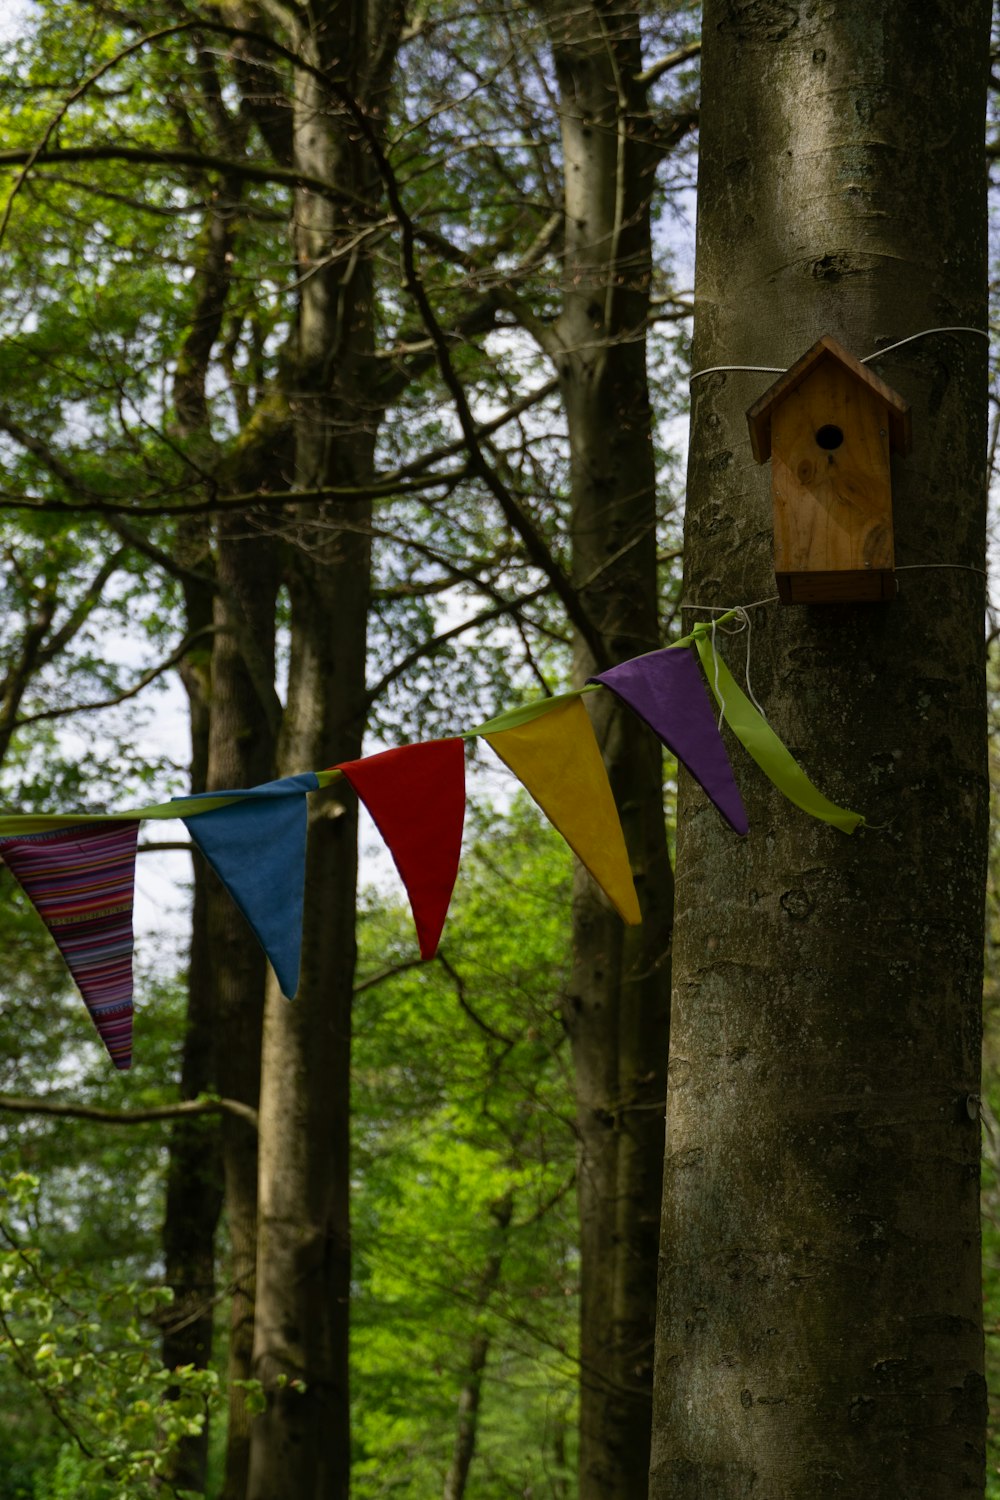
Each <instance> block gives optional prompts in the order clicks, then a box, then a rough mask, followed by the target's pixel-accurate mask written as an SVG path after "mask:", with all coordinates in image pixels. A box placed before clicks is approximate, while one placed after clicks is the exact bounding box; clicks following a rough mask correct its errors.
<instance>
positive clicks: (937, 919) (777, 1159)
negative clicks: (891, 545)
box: [649, 0, 990, 1500]
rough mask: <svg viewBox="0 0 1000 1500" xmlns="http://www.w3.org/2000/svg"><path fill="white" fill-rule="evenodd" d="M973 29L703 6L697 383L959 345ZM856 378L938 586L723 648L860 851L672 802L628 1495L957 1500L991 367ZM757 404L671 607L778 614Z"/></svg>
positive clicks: (982, 791)
mask: <svg viewBox="0 0 1000 1500" xmlns="http://www.w3.org/2000/svg"><path fill="white" fill-rule="evenodd" d="M989 21H990V7H989V6H988V5H987V4H986V3H985V0H956V3H952V4H948V5H944V4H941V3H935V0H922V3H919V4H916V5H915V4H912V3H903V0H844V3H843V4H840V5H838V6H836V7H835V8H829V7H826V8H824V7H804V6H794V5H782V6H777V5H769V6H763V5H760V6H758V5H752V6H751V5H746V4H742V3H736V0H709V3H708V4H707V5H706V8H705V18H704V57H703V113H702V155H701V168H700V184H699V228H698V270H697V285H696V307H697V312H696V320H695V368H696V370H697V369H699V368H707V367H710V366H716V365H758V364H760V365H776V366H787V365H788V364H790V363H791V362H792V361H793V360H795V359H796V358H797V356H798V355H799V354H801V353H802V352H804V350H805V349H807V348H808V347H809V346H810V345H811V344H812V343H813V342H814V341H815V340H816V339H817V338H818V337H819V336H820V335H821V334H823V333H831V334H833V336H834V337H835V338H837V339H839V340H840V341H841V342H842V343H843V344H844V345H845V346H846V347H847V348H848V349H850V350H852V351H853V352H855V353H856V354H857V355H858V356H864V355H867V354H870V353H872V352H873V351H874V350H875V349H877V348H878V347H879V346H882V347H887V346H888V345H890V344H892V343H894V342H895V341H896V340H898V339H902V338H904V337H906V336H907V335H910V334H917V333H920V332H921V330H926V329H935V328H940V327H941V326H942V325H962V326H972V327H975V328H979V329H982V328H984V327H985V326H986V322H985V320H986V306H985V292H986V287H985V265H986V238H985V186H986V179H985V173H984V170H983V144H982V142H983V114H984V92H985V82H986V65H987V51H988V41H989ZM873 369H874V370H875V371H876V372H877V373H878V374H879V375H880V376H882V378H884V379H885V380H886V381H887V382H888V383H889V384H890V385H892V386H893V387H894V388H895V389H897V390H898V391H899V392H901V394H902V395H904V396H905V397H906V398H907V399H909V400H910V402H911V403H912V406H913V428H914V448H913V452H912V455H911V456H910V457H908V458H906V459H903V460H902V461H898V462H897V461H894V464H893V471H894V472H893V488H894V511H895V540H896V557H897V562H898V563H899V564H900V566H901V567H917V566H920V565H932V566H933V567H934V569H935V570H934V571H926V572H916V571H914V572H902V571H901V572H900V574H899V580H898V581H899V595H898V598H897V599H895V600H894V601H893V602H891V603H888V604H872V605H846V604H845V605H829V606H809V607H801V606H800V607H795V606H792V607H781V606H779V605H775V604H772V605H769V606H768V607H767V608H766V609H761V610H758V611H755V612H754V615H753V637H752V639H753V649H752V654H753V685H754V689H755V691H756V693H757V695H758V696H759V697H760V698H761V700H762V702H763V703H764V706H765V708H766V709H767V712H768V716H769V718H770V719H771V722H772V723H773V725H774V728H775V729H776V731H777V733H778V734H780V735H781V736H782V738H784V739H785V741H786V743H787V744H788V745H789V746H790V748H792V749H793V751H794V753H795V754H796V755H797V756H798V757H799V758H800V759H801V761H802V763H803V765H804V767H805V768H806V770H807V771H808V773H809V774H810V775H811V777H812V778H813V779H814V780H815V781H816V782H817V783H818V785H820V786H821V787H822V788H823V789H824V790H825V791H826V792H827V793H828V794H829V795H831V796H832V797H834V798H835V799H836V800H838V801H840V802H842V803H845V804H846V805H848V806H850V807H852V808H856V809H858V810H860V811H862V812H864V813H865V814H866V815H867V816H868V818H869V819H870V822H871V824H872V825H873V826H872V828H871V830H870V831H867V832H858V833H856V834H855V835H854V836H853V837H850V838H848V837H845V836H844V835H843V834H842V833H840V832H838V831H836V830H834V829H831V828H830V827H828V826H826V825H824V824H821V823H819V822H816V821H812V820H810V819H809V818H808V817H806V816H805V815H804V814H802V813H800V812H798V811H797V810H795V809H794V808H793V807H792V806H791V805H790V804H788V803H786V802H785V801H783V800H782V798H781V796H780V795H779V793H778V792H777V791H776V790H775V788H774V787H773V786H772V785H771V784H770V783H769V782H767V781H766V780H765V779H764V778H763V777H762V776H761V775H760V774H759V773H758V772H757V771H756V770H755V769H754V768H753V767H752V766H750V764H749V762H748V761H747V760H746V758H745V757H744V756H743V755H742V753H740V755H739V760H738V773H739V777H740V781H741V783H742V787H743V790H744V796H745V800H746V804H747V810H748V813H749V818H750V830H751V831H750V835H749V837H748V838H747V839H746V840H745V841H741V840H740V839H738V838H737V837H736V836H735V835H733V834H732V833H731V832H729V831H728V829H727V828H726V827H725V826H724V825H723V824H722V822H721V820H720V819H719V818H717V817H716V816H715V815H714V813H712V812H710V811H709V810H707V809H706V804H705V802H704V799H703V798H702V796H701V795H700V793H696V791H695V790H694V789H693V788H692V786H691V784H690V783H689V782H687V781H685V782H684V783H683V784H682V797H681V810H680V815H679V830H678V846H679V847H678V903H677V909H678V921H677V940H676V950H675V958H674V972H675V976H676V991H675V996H674V1011H673V1030H672V1039H671V1061H670V1095H669V1112H668V1132H667V1140H668V1157H667V1165H666V1171H665V1188H664V1217H663V1253H662V1262H661V1291H660V1301H659V1310H658V1324H657V1341H658V1342H657V1375H656V1394H655V1422H654V1445H653V1462H652V1469H651V1485H650V1491H649V1493H650V1495H651V1497H653V1500H667V1497H669V1500H688V1497H690V1500H695V1497H698V1500H701V1497H705V1496H708V1495H711V1496H713V1497H719V1500H729V1497H733V1500H735V1497H737V1496H741V1497H742V1496H747V1495H750V1494H752V1495H753V1496H754V1500H814V1497H816V1496H822V1495H835V1494H836V1495H844V1496H859V1495H864V1496H866V1497H870V1500H899V1497H901V1496H919V1497H920V1500H937V1497H940V1500H945V1497H948V1500H953V1497H954V1496H955V1495H957V1494H958V1493H959V1492H962V1493H969V1494H980V1495H981V1494H982V1492H983V1482H984V1472H983V1448H984V1422H985V1399H986V1396H985V1386H984V1382H983V1373H982V1369H983V1365H982V1361H983V1348H982V1343H983V1335H982V1325H981V1312H980V1281H979V1277H980V1269H979V1222H978V1181H979V1127H978V1119H979V1111H978V1103H977V1098H976V1096H977V1094H978V1089H979V1083H978V1078H979V1006H980V987H981V974H982V951H983V933H982V911H983V882H984V870H985V851H986V826H987V790H988V788H987V780H986V764H985V748H986V747H985V734H984V727H985V721H984V654H983V611H984V580H983V577H982V575H981V572H980V570H981V569H982V568H983V567H984V521H985V435H986V425H985V418H986V343H985V340H984V339H982V338H980V337H977V336H976V335H975V334H973V333H968V332H962V333H955V334H947V333H940V332H937V333H933V334H930V335H928V336H927V337H923V338H921V339H920V340H919V341H917V342H914V343H912V344H908V345H907V346H906V347H904V348H902V349H898V350H895V351H894V352H892V353H890V354H887V356H886V357H885V358H884V359H880V360H878V361H877V362H876V363H875V365H874V366H873ZM770 379H773V377H768V376H767V375H757V374H751V373H746V372H735V371H733V372H731V373H718V374H712V375H709V376H706V377H704V378H696V379H695V382H694V385H693V396H694V408H693V417H692V438H691V459H690V473H689V509H688V516H687V551H686V583H685V597H686V599H687V600H688V602H689V603H690V604H691V605H695V604H698V605H715V606H718V605H723V604H738V603H743V602H750V601H756V600H761V599H764V598H767V597H768V596H771V595H773V594H774V593H775V586H774V576H773V571H772V563H771V551H770V549H771V534H770V533H771V521H770V500H769V475H768V472H767V469H766V468H763V469H758V468H756V466H755V465H754V464H753V463H752V461H751V456H750V449H749V443H748V435H747V427H746V420H745V415H744V413H745V410H746V408H747V407H748V406H749V405H750V404H751V403H752V402H753V400H755V399H756V397H757V396H759V395H760V394H761V392H762V391H763V390H764V389H765V388H766V387H767V385H768V384H769V381H770ZM941 565H945V566H944V567H942V566H941ZM688 618H689V620H690V621H691V622H693V621H694V620H695V619H697V618H701V619H704V618H705V616H704V615H702V616H697V615H691V616H689V617H688Z"/></svg>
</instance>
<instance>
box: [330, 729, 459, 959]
mask: <svg viewBox="0 0 1000 1500" xmlns="http://www.w3.org/2000/svg"><path fill="white" fill-rule="evenodd" d="M331 769H336V770H338V771H343V773H344V775H345V776H346V777H347V779H348V781H349V782H350V783H351V786H352V787H353V788H354V790H355V791H356V792H357V794H358V796H359V797H360V798H361V801H362V802H363V803H364V804H365V806H366V807H367V809H368V811H369V812H370V813H371V815H372V818H373V819H374V821H375V825H376V827H377V828H378V831H379V833H380V834H381V835H382V837H383V838H384V839H385V842H386V846H387V848H388V850H389V853H390V854H391V855H392V857H393V859H394V860H395V862H396V869H397V870H398V871H399V873H400V875H401V876H402V880H403V884H404V885H405V886H406V894H407V895H408V896H409V898H410V907H411V909H412V911H413V920H414V922H415V923H416V927H417V937H418V939H419V942H420V956H421V958H433V957H434V955H435V953H436V952H437V945H438V942H439V941H440V938H441V929H442V928H443V927H444V919H445V917H446V916H447V915H448V903H449V902H450V901H451V893H452V891H453V890H454V888H455V877H456V876H457V874H458V861H459V856H460V855H461V852H462V825H463V823H464V821H465V746H464V745H463V743H462V741H461V740H458V739H455V740H429V741H427V743H426V744H423V745H403V746H402V747H401V748H400V749H398V750H384V751H383V752H382V753H381V754H380V755H369V756H367V757H366V758H365V759H364V760H351V761H347V762H346V763H345V764H343V765H340V766H337V767H331Z"/></svg>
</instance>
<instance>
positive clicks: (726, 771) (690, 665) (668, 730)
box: [591, 647, 749, 833]
mask: <svg viewBox="0 0 1000 1500" xmlns="http://www.w3.org/2000/svg"><path fill="white" fill-rule="evenodd" d="M591 681H592V682H601V683H603V684H604V686H605V687H609V688H610V689H611V691H612V692H613V693H614V694H615V695H616V696H617V697H618V698H620V699H621V700H622V702H623V703H625V704H627V706H628V707H629V708H630V709H631V710H632V712H633V713H635V714H638V716H639V718H640V719H642V720H643V722H644V723H646V724H648V725H649V727H650V729H652V731H653V733H654V734H656V735H658V737H659V738H660V739H661V740H662V741H663V743H664V744H665V745H666V747H667V749H668V750H670V751H671V752H672V753H673V754H674V755H676V757H677V759H678V760H679V761H681V762H682V764H683V765H685V766H686V767H687V769H688V770H689V771H690V772H691V775H692V776H693V777H694V778H695V780H696V781H697V782H698V784H699V785H700V786H701V788H702V790H703V791H705V792H706V793H707V794H708V796H709V797H711V799H712V801H713V802H714V803H715V805H716V807H717V808H718V809H719V811H720V813H721V814H722V816H723V817H724V818H725V820H726V822H727V823H728V824H729V826H730V828H733V829H734V830H735V831H736V832H737V833H746V832H747V830H748V828H749V824H748V823H747V815H746V808H745V807H744V806H743V798H742V797H741V796H740V792H739V787H738V786H737V785H736V781H735V779H734V777H733V768H732V766H731V765H730V763H729V756H728V754H727V753H726V747H725V745H724V743H723V740H722V735H721V734H720V733H719V726H718V725H717V723H716V722H715V714H714V713H713V712H712V704H711V701H710V699H709V696H708V690H707V688H706V687H705V684H704V682H703V681H702V676H701V673H700V672H699V670H698V665H697V663H696V661H695V659H694V656H693V655H692V654H691V652H690V651H689V650H687V649H686V648H684V647H682V648H681V649H679V650H678V649H677V648H676V647H673V648H671V647H668V648H667V649H666V650H665V651H651V652H650V653H649V654H648V655H647V656H637V657H635V658H634V659H633V660H632V661H626V662H622V664H621V665H620V666H617V667H611V668H609V670H608V671H606V672H600V673H598V675H597V676H596V677H593V678H591Z"/></svg>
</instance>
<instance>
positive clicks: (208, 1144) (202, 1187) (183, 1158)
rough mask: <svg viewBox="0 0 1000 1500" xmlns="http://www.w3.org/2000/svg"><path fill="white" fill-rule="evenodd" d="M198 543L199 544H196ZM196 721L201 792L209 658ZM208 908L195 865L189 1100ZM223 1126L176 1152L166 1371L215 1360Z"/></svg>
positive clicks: (208, 1020)
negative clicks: (217, 1243)
mask: <svg viewBox="0 0 1000 1500" xmlns="http://www.w3.org/2000/svg"><path fill="white" fill-rule="evenodd" d="M204 532H205V528H204V527H203V526H201V525H198V524H193V525H192V526H190V527H188V528H186V534H185V536H184V541H183V545H184V547H185V551H186V552H187V553H188V560H189V561H190V562H191V563H192V566H194V564H195V561H197V565H198V566H199V567H201V568H204V567H205V565H206V564H205V558H204V555H203V554H204V551H205V550H206V546H207V544H206V541H205V537H204ZM196 538H197V540H196ZM185 605H186V625H187V628H188V630H189V631H195V630H199V629H201V628H202V627H203V626H206V625H208V624H209V622H210V621H211V617H212V590H211V588H210V587H207V586H205V585H201V584H198V583H194V582H189V583H188V584H187V585H186V586H185ZM181 678H182V681H183V683H184V687H185V689H186V692H187V696H188V705H189V714H190V721H191V775H190V784H191V790H192V792H202V791H204V790H205V781H206V775H207V771H208V738H209V717H210V711H209V692H208V680H207V679H208V674H207V672H206V671H204V670H203V668H202V666H201V659H200V658H199V659H198V660H188V661H186V662H184V663H182V665H181ZM207 918H208V911H207V901H206V891H205V880H204V874H203V872H202V871H201V870H200V869H198V868H197V867H196V868H195V871H194V894H193V899H192V906H191V946H190V950H189V955H188V972H187V991H188V1003H187V1024H186V1029H185V1033H184V1047H183V1053H182V1057H181V1077H180V1094H181V1098H182V1099H194V1098H196V1097H197V1096H198V1095H199V1094H201V1093H204V1092H205V1091H206V1090H208V1089H210V1088H212V1087H213V1085H214V1082H215V1035H216V1033H215V1024H214V1007H213V1004H212V985H211V973H210V964H209V941H208V920H207ZM219 1147H220V1131H219V1122H218V1120H208V1119H199V1120H178V1121H177V1122H176V1123H175V1124H174V1125H173V1126H172V1128H171V1131H170V1140H169V1145H168V1148H167V1179H166V1202H165V1207H164V1220H163V1260H164V1280H165V1282H166V1284H167V1286H169V1287H170V1289H171V1290H172V1292H173V1301H172V1303H171V1305H170V1307H169V1308H168V1309H167V1316H166V1319H165V1321H164V1324H163V1339H162V1358H163V1363H164V1366H165V1368H166V1369H168V1370H176V1369H177V1368H178V1367H179V1366H182V1365H195V1366H197V1367H199V1368H202V1369H204V1368H206V1367H207V1366H208V1364H209V1363H210V1361H211V1357H212V1336H213V1323H214V1318H215V1234H216V1229H217V1227H218V1222H219V1213H220V1210H221V1208H222V1163H221V1158H220V1149H219ZM208 1439H209V1428H208V1422H207V1421H206V1423H205V1426H204V1427H203V1429H202V1431H201V1432H200V1433H199V1434H197V1435H196V1436H192V1437H186V1438H183V1439H182V1440H181V1442H180V1443H179V1444H178V1446H177V1449H176V1451H175V1454H174V1455H173V1459H172V1463H171V1468H170V1472H169V1475H168V1477H169V1479H170V1481H171V1483H172V1484H174V1485H175V1486H176V1487H177V1488H178V1489H191V1490H203V1489H204V1487H205V1480H206V1467H207V1462H208Z"/></svg>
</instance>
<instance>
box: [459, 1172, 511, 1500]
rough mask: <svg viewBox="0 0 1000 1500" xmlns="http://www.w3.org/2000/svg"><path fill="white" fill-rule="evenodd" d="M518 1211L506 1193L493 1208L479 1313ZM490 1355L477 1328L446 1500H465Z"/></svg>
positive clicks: (482, 1330)
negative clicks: (493, 1241)
mask: <svg viewBox="0 0 1000 1500" xmlns="http://www.w3.org/2000/svg"><path fill="white" fill-rule="evenodd" d="M513 1214H514V1195H513V1192H512V1191H508V1192H506V1193H505V1194H504V1195H503V1197H502V1198H498V1199H497V1201H496V1202H495V1203H494V1204H493V1205H492V1207H491V1208H490V1217H491V1218H492V1220H493V1223H494V1226H495V1230H496V1244H495V1247H494V1249H493V1250H492V1251H491V1253H490V1255H489V1256H488V1257H487V1260H486V1264H485V1265H484V1267H483V1269H482V1273H481V1274H480V1277H479V1283H478V1285H477V1287H476V1292H475V1298H474V1300H473V1306H474V1307H475V1310H476V1312H477V1313H479V1314H481V1313H484V1312H485V1311H486V1309H487V1307H488V1306H489V1304H490V1298H491V1297H492V1296H493V1293H494V1292H495V1291H496V1289H497V1286H498V1285H499V1282H500V1272H501V1270H502V1268H503V1257H504V1251H505V1249H506V1247H507V1231H508V1230H509V1229H510V1221H511V1219H512V1217H513ZM489 1354H490V1334H489V1332H488V1330H487V1329H485V1328H477V1329H476V1330H475V1332H474V1333H473V1335H472V1338H471V1339H470V1340H469V1357H468V1361H467V1363H466V1366H465V1371H464V1374H463V1377H462V1388H461V1390H460V1391H459V1393H458V1427H457V1429H456V1431H455V1446H454V1448H453V1450H452V1455H451V1463H450V1464H449V1466H448V1472H447V1474H446V1475H445V1478H444V1490H443V1491H442V1495H443V1500H464V1497H465V1493H466V1486H467V1485H468V1482H469V1471H470V1470H471V1468H472V1460H473V1458H474V1456H475V1452H476V1438H477V1436H478V1433H479V1404H480V1401H481V1399H482V1394H483V1378H484V1376H485V1374H486V1361H487V1360H488V1359H489Z"/></svg>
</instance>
